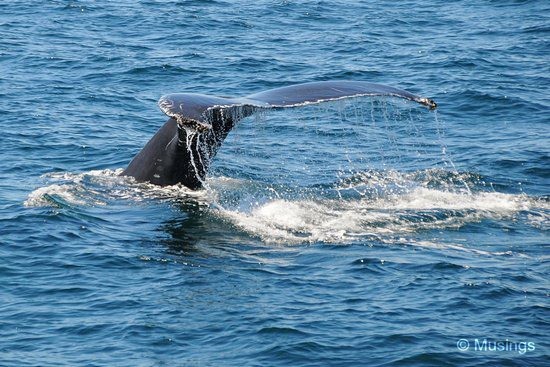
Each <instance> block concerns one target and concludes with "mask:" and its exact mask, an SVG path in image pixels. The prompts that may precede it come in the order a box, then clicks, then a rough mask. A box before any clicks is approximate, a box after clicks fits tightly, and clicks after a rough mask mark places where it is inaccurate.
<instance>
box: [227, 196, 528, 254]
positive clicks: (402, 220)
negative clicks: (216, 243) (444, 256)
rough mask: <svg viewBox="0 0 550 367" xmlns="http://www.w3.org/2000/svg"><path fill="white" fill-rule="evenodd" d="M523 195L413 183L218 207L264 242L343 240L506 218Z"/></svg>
mask: <svg viewBox="0 0 550 367" xmlns="http://www.w3.org/2000/svg"><path fill="white" fill-rule="evenodd" d="M533 203H534V201H533V200H532V199H530V198H529V197H527V196H526V195H511V194H503V193H496V192H481V193H476V194H473V195H469V194H463V193H454V192H448V191H439V190H436V189H429V188H424V187H420V188H416V189H414V190H412V191H411V192H409V193H407V194H405V195H394V196H390V197H386V198H377V199H360V200H319V201H311V200H295V201H288V200H280V199H278V200H272V201H269V202H267V203H264V204H261V205H258V206H257V207H255V208H253V209H252V210H250V211H248V212H246V211H239V210H228V209H223V208H222V209H221V210H220V215H222V216H223V217H225V218H227V219H229V220H231V221H232V222H233V223H234V224H235V225H236V226H237V227H239V228H241V229H243V230H245V231H247V232H249V233H250V234H252V235H255V236H258V237H260V238H262V239H263V240H264V241H267V242H275V243H303V242H331V243H339V242H347V241H350V240H353V239H354V238H357V237H362V236H366V235H371V236H377V237H380V236H388V235H391V236H395V235H400V234H404V233H410V232H416V231H419V230H427V229H432V228H456V227H461V226H463V225H465V224H467V223H472V222H477V221H481V220H483V219H493V220H498V219H502V218H509V217H512V216H513V215H515V214H516V213H518V212H519V211H522V210H529V209H530V208H531V207H532V206H533Z"/></svg>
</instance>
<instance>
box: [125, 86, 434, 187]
mask: <svg viewBox="0 0 550 367" xmlns="http://www.w3.org/2000/svg"><path fill="white" fill-rule="evenodd" d="M362 96H392V97H398V98H404V99H407V100H410V101H414V102H417V103H419V104H422V105H425V106H427V107H428V108H430V109H434V108H436V107H437V105H436V103H435V102H434V101H433V100H431V99H429V98H424V97H419V96H417V95H414V94H412V93H409V92H407V91H404V90H401V89H397V88H393V87H389V86H386V85H382V84H374V83H368V82H361V81H327V82H313V83H304V84H297V85H291V86H288V87H282V88H276V89H271V90H267V91H264V92H260V93H255V94H251V95H248V96H246V97H242V98H220V97H213V96H207V95H202V94H194V93H178V94H168V95H165V96H163V97H161V98H160V100H159V102H158V105H159V107H160V109H161V110H162V111H163V112H164V113H165V114H166V115H167V116H168V117H169V119H168V121H167V122H166V123H165V124H164V126H162V127H161V128H160V129H159V131H158V132H157V133H156V134H155V135H154V136H153V137H152V138H151V140H149V142H148V143H147V144H146V145H145V147H143V149H142V150H141V151H140V152H139V153H138V154H137V155H136V156H135V157H134V159H132V161H131V162H130V164H129V165H128V167H127V168H126V169H125V170H124V171H123V172H122V175H124V176H132V177H134V178H135V179H136V181H138V182H150V183H152V184H156V185H161V186H166V185H174V184H178V183H180V184H183V185H184V186H187V187H189V188H191V189H199V188H201V187H202V186H203V183H204V179H205V177H206V173H207V172H208V167H209V165H210V162H211V161H212V158H214V156H215V155H216V152H217V150H218V148H219V147H220V146H221V144H222V142H223V141H224V139H225V138H226V136H227V134H229V132H230V131H231V129H232V128H233V127H234V126H235V124H236V123H237V122H238V121H239V120H241V119H243V118H245V117H247V116H250V115H252V114H253V113H254V112H255V111H257V110H259V109H280V108H293V107H300V106H304V105H307V104H314V103H321V102H327V101H334V100H338V99H342V98H352V97H362Z"/></svg>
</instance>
